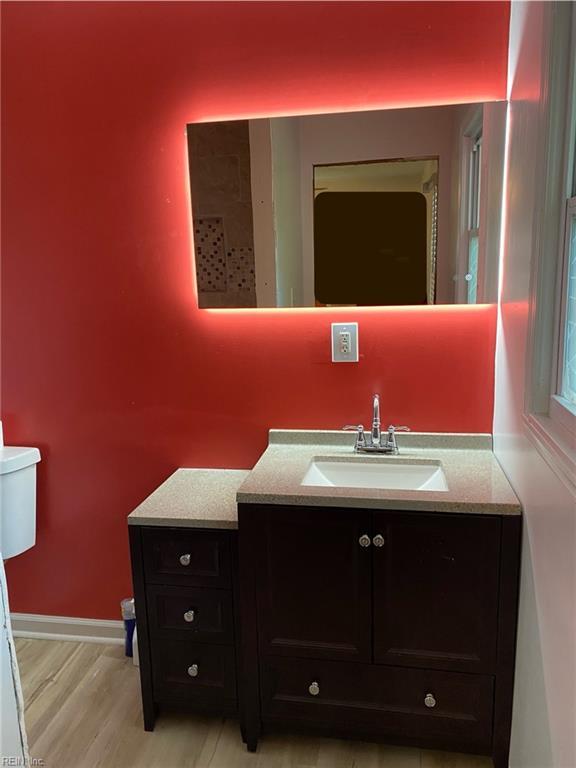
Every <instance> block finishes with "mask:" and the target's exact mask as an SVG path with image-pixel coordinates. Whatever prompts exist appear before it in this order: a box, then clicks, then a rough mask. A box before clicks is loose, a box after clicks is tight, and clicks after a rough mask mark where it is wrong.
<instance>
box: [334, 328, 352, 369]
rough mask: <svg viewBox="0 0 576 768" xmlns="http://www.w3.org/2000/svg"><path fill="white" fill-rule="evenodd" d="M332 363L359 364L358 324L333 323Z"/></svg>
mask: <svg viewBox="0 0 576 768" xmlns="http://www.w3.org/2000/svg"><path fill="white" fill-rule="evenodd" d="M332 362H333V363H357V362H358V323H332Z"/></svg>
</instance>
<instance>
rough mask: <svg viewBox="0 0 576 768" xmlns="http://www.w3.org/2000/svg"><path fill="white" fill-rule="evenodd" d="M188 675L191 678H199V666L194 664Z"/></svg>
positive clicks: (189, 668) (190, 667)
mask: <svg viewBox="0 0 576 768" xmlns="http://www.w3.org/2000/svg"><path fill="white" fill-rule="evenodd" d="M188 674H189V675H190V677H198V664H192V665H191V666H189V667H188Z"/></svg>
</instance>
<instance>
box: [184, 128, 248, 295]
mask: <svg viewBox="0 0 576 768" xmlns="http://www.w3.org/2000/svg"><path fill="white" fill-rule="evenodd" d="M188 153H189V155H190V185H191V192H192V211H193V219H194V250H195V256H196V274H197V280H198V302H199V306H200V307H202V308H206V307H242V306H246V307H250V306H255V305H256V285H255V276H254V228H253V222H252V194H251V186H250V137H249V129H248V121H246V122H240V121H233V122H223V123H195V124H192V125H189V126H188Z"/></svg>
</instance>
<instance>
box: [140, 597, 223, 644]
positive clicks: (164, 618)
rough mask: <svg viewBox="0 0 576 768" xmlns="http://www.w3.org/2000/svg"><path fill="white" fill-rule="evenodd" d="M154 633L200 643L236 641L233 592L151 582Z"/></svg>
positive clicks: (150, 618) (151, 609)
mask: <svg viewBox="0 0 576 768" xmlns="http://www.w3.org/2000/svg"><path fill="white" fill-rule="evenodd" d="M147 602H148V617H149V622H150V633H151V634H152V635H157V636H158V637H164V638H165V639H170V638H174V639H177V638H178V637H180V638H183V637H188V638H189V639H190V640H193V641H194V642H199V643H228V644H232V643H233V642H234V618H233V611H232V594H231V592H229V591H228V590H224V589H206V588H202V587H174V586H167V587H165V586H156V585H151V586H149V587H148V589H147Z"/></svg>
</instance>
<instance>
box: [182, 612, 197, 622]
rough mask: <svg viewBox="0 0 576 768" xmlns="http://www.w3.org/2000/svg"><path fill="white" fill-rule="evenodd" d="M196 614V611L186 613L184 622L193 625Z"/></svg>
mask: <svg viewBox="0 0 576 768" xmlns="http://www.w3.org/2000/svg"><path fill="white" fill-rule="evenodd" d="M194 618H195V614H194V611H186V613H185V614H184V621H187V622H188V624H191V623H192V622H193V621H194Z"/></svg>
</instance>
